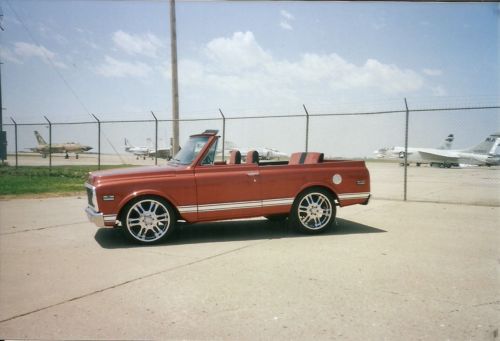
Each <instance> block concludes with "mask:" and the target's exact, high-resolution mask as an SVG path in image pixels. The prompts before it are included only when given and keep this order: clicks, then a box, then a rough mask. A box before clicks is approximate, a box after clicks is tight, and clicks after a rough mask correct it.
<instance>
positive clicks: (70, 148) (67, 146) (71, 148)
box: [28, 130, 92, 159]
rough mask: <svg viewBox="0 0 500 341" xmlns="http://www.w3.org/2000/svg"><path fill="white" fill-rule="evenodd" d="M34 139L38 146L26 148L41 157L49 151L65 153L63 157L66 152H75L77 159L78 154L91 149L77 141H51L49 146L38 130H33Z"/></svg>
mask: <svg viewBox="0 0 500 341" xmlns="http://www.w3.org/2000/svg"><path fill="white" fill-rule="evenodd" d="M34 133H35V137H36V140H37V142H38V146H36V147H33V148H28V149H30V150H31V151H33V152H36V153H40V154H42V157H43V158H45V157H47V155H48V154H49V152H51V153H52V154H54V153H65V155H64V158H65V159H68V158H69V155H68V153H75V157H76V158H77V159H78V154H79V153H83V152H87V151H89V150H91V149H92V147H90V146H85V145H82V144H80V143H78V142H66V143H52V145H51V146H50V148H49V144H48V143H47V142H45V140H44V139H43V137H42V135H40V133H39V132H38V131H36V130H35V131H34Z"/></svg>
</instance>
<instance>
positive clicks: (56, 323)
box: [0, 197, 500, 340]
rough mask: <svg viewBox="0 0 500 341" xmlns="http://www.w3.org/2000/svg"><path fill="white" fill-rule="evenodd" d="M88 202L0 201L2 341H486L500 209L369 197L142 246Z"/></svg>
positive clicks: (496, 283)
mask: <svg viewBox="0 0 500 341" xmlns="http://www.w3.org/2000/svg"><path fill="white" fill-rule="evenodd" d="M85 203H86V200H85V198H83V197H68V198H52V199H15V200H8V201H0V338H3V339H6V338H9V339H11V338H13V339H58V340H61V339H65V340H72V339H73V340H74V339H92V340H94V339H127V340H130V339H134V340H136V339H237V340H239V339H249V340H250V339H251V340H254V339H343V340H344V339H345V340H369V339H370V340H381V339H387V340H402V339H404V340H447V339H450V340H469V339H471V340H495V339H498V333H499V331H498V330H499V327H500V279H499V268H500V248H499V247H498V245H500V240H499V239H500V236H499V232H498V226H499V224H498V222H499V218H500V207H498V206H487V205H475V206H473V205H460V204H435V203H420V202H406V203H404V202H401V201H387V200H381V199H375V200H373V201H372V202H371V203H370V204H369V205H368V206H356V207H347V208H342V209H340V210H339V218H338V220H337V222H338V224H337V225H336V226H335V228H334V229H332V230H331V231H329V232H328V233H326V234H323V235H319V236H304V235H301V234H297V233H295V232H294V231H293V230H289V229H288V228H287V227H286V225H285V224H283V223H271V222H268V221H266V220H263V219H254V220H246V221H230V222H218V223H209V224H208V223H207V224H197V225H181V226H179V228H178V230H177V233H175V234H174V235H173V236H172V239H171V240H170V241H168V242H167V243H164V244H162V245H157V246H153V247H138V246H135V245H131V244H129V243H128V242H126V241H125V239H124V238H123V237H122V235H121V233H120V231H116V230H112V229H99V228H97V227H95V226H93V225H92V224H90V223H88V222H87V221H86V217H85V215H84V212H83V209H84V207H85Z"/></svg>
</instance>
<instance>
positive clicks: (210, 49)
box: [204, 31, 272, 72]
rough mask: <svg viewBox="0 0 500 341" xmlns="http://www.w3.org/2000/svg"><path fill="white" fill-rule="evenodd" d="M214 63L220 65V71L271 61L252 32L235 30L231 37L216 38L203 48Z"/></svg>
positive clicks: (237, 70) (236, 69) (235, 69)
mask: <svg viewBox="0 0 500 341" xmlns="http://www.w3.org/2000/svg"><path fill="white" fill-rule="evenodd" d="M204 52H205V54H206V55H207V56H208V57H209V59H210V60H211V61H212V62H213V64H214V65H221V66H223V68H222V69H221V70H220V71H221V72H224V70H226V72H241V71H243V70H245V69H249V68H252V67H255V66H261V65H263V63H266V62H269V61H271V59H272V58H271V56H270V54H269V53H267V52H266V51H264V49H262V47H260V46H259V44H257V41H256V40H255V37H254V35H253V33H252V32H250V31H247V32H244V33H243V32H235V33H234V34H233V36H232V37H231V38H216V39H214V40H212V41H210V42H209V43H208V44H207V45H206V46H205V49H204Z"/></svg>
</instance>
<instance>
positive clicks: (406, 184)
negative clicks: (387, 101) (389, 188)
mask: <svg viewBox="0 0 500 341" xmlns="http://www.w3.org/2000/svg"><path fill="white" fill-rule="evenodd" d="M405 107H406V120H405V175H404V177H405V179H404V201H406V194H407V190H408V124H409V121H410V110H408V102H407V101H406V98H405Z"/></svg>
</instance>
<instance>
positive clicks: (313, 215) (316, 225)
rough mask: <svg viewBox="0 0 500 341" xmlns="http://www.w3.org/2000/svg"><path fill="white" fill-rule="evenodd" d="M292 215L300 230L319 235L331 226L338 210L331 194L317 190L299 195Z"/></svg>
mask: <svg viewBox="0 0 500 341" xmlns="http://www.w3.org/2000/svg"><path fill="white" fill-rule="evenodd" d="M292 213H293V217H292V219H293V221H294V225H295V226H296V227H297V228H298V229H299V230H301V231H304V232H310V233H319V232H322V231H324V230H325V229H326V228H328V227H329V226H330V225H331V223H332V222H333V220H334V219H335V214H336V209H335V204H334V201H333V199H332V198H331V195H330V193H328V192H327V191H326V190H323V189H320V188H317V189H310V190H308V191H307V192H304V193H302V194H301V195H299V197H298V198H297V200H296V202H295V204H294V208H293V211H292Z"/></svg>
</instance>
